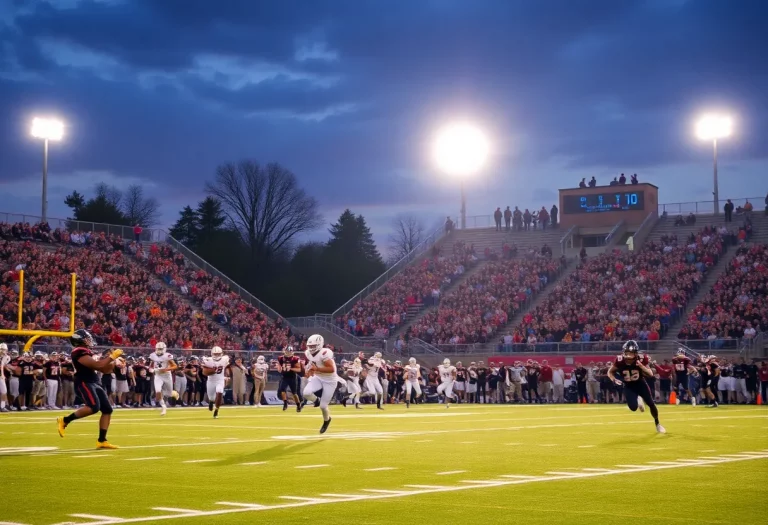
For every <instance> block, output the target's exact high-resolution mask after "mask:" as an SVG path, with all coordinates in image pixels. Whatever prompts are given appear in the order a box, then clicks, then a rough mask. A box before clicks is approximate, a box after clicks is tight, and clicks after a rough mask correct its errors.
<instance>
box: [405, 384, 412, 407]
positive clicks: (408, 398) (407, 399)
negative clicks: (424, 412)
mask: <svg viewBox="0 0 768 525" xmlns="http://www.w3.org/2000/svg"><path fill="white" fill-rule="evenodd" d="M412 390H413V384H412V383H411V382H410V381H406V382H405V408H409V407H410V406H411V391H412Z"/></svg>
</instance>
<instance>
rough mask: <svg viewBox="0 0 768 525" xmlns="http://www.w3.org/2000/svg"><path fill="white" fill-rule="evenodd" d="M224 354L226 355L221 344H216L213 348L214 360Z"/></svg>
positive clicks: (212, 355)
mask: <svg viewBox="0 0 768 525" xmlns="http://www.w3.org/2000/svg"><path fill="white" fill-rule="evenodd" d="M223 355H224V350H222V349H221V347H220V346H214V347H213V348H212V349H211V357H212V358H213V360H214V361H218V360H219V359H221V357H222V356H223Z"/></svg>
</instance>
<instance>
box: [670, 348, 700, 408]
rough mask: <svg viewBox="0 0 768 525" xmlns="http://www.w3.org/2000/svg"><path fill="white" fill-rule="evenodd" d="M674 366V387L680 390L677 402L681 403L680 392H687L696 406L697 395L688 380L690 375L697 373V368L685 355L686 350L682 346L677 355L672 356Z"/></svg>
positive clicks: (692, 403)
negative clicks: (692, 390)
mask: <svg viewBox="0 0 768 525" xmlns="http://www.w3.org/2000/svg"><path fill="white" fill-rule="evenodd" d="M672 367H673V368H674V370H675V384H674V389H675V390H676V391H677V392H678V396H677V403H676V404H678V405H679V404H680V397H681V396H680V394H681V393H682V392H685V393H687V394H688V399H690V400H691V405H693V406H696V396H695V395H693V393H691V387H690V385H689V382H688V375H689V374H691V375H695V374H696V368H695V367H694V366H693V364H692V363H691V360H690V359H688V357H687V356H686V355H685V350H683V349H682V348H679V349H678V350H677V355H676V356H675V357H674V358H672ZM681 390H682V392H681Z"/></svg>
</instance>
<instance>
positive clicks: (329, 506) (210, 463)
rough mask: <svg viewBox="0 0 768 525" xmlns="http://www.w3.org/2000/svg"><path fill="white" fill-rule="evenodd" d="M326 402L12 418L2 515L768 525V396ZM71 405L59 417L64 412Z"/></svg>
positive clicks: (34, 523)
mask: <svg viewBox="0 0 768 525" xmlns="http://www.w3.org/2000/svg"><path fill="white" fill-rule="evenodd" d="M660 411H661V422H662V424H663V425H665V426H666V429H667V432H668V433H667V434H665V435H662V434H657V433H656V431H655V427H654V425H653V420H652V418H651V417H650V415H649V414H648V413H645V414H641V413H632V412H630V411H629V410H628V409H627V408H626V407H625V406H618V405H616V406H590V405H552V406H546V405H545V406H497V405H456V406H452V407H451V408H450V409H446V408H445V407H444V406H442V405H419V406H415V407H413V408H411V409H410V410H406V409H405V407H404V406H402V405H398V406H392V405H388V406H387V407H386V410H385V411H377V410H376V409H375V407H370V406H366V407H365V409H363V410H354V409H352V408H348V409H343V408H341V407H339V406H332V407H331V413H332V416H333V422H332V424H331V427H330V429H329V431H328V433H327V434H325V435H323V436H320V435H319V434H318V429H319V427H320V424H321V422H322V421H321V417H320V413H319V410H318V409H313V408H306V409H305V410H304V412H303V413H301V414H296V412H295V411H294V410H293V409H292V408H291V409H290V410H289V411H287V412H283V411H281V410H280V408H272V407H270V408H258V409H257V408H254V407H244V408H232V407H223V408H222V411H221V414H220V417H219V419H217V420H213V419H212V417H211V414H210V412H208V411H207V410H206V409H197V408H194V409H192V408H186V409H172V410H169V411H168V415H167V416H165V417H160V416H159V412H158V411H156V410H117V411H115V414H114V415H113V419H112V427H111V429H110V432H109V440H110V442H112V443H113V444H115V445H119V446H120V447H121V448H120V449H119V450H114V451H102V450H95V449H94V446H95V444H96V437H97V421H98V420H97V418H96V417H91V418H88V419H86V420H81V421H76V422H74V423H72V424H71V425H70V426H69V428H68V429H67V435H66V438H65V439H61V438H60V437H59V436H58V434H57V433H56V423H55V417H56V415H58V414H57V413H55V412H33V413H13V414H3V415H2V417H0V475H2V479H3V487H4V489H5V490H4V494H3V497H2V498H1V499H0V524H6V523H13V524H27V525H50V524H62V523H77V524H91V525H95V524H99V525H102V524H120V523H165V524H168V525H173V524H179V525H182V524H185V525H186V524H191V525H203V524H230V523H270V524H271V523H280V524H293V523H321V522H324V523H354V524H382V525H383V524H395V523H403V524H408V525H413V524H417V523H445V524H452V523H462V524H466V523H499V524H502V523H517V522H523V523H525V524H526V525H531V524H539V523H541V524H551V523H564V524H565V523H568V524H573V523H578V524H583V523H600V524H606V523H608V524H610V523H624V522H627V521H633V522H634V521H637V520H642V523H644V524H652V523H659V524H661V523H691V524H697V525H699V524H703V523H723V524H726V523H727V524H733V523H736V524H738V525H748V524H765V523H766V511H765V502H766V501H768V409H767V408H765V407H750V406H724V407H720V408H718V409H707V408H701V407H697V408H692V407H689V406H662V407H660ZM62 414H63V412H62Z"/></svg>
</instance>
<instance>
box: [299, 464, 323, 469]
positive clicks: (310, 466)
mask: <svg viewBox="0 0 768 525" xmlns="http://www.w3.org/2000/svg"><path fill="white" fill-rule="evenodd" d="M329 466H330V465H327V464H322V465H299V466H298V467H293V468H301V469H304V468H323V467H329Z"/></svg>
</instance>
